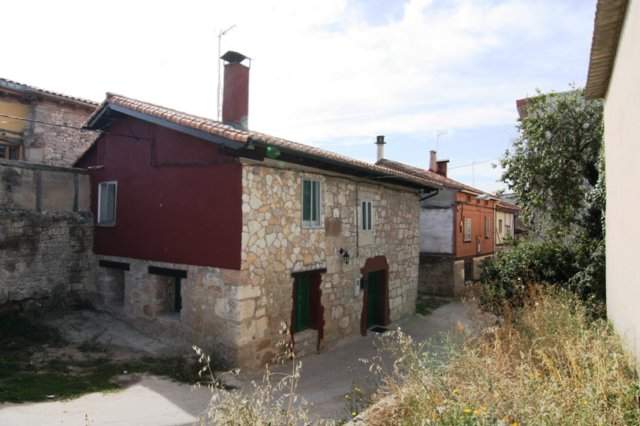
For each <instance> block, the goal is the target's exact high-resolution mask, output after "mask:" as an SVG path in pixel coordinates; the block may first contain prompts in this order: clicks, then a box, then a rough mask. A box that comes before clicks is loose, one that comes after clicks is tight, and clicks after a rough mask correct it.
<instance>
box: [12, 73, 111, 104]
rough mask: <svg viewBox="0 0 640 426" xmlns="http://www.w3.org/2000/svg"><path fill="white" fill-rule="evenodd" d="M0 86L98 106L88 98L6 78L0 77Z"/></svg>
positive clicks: (20, 91) (15, 90)
mask: <svg viewBox="0 0 640 426" xmlns="http://www.w3.org/2000/svg"><path fill="white" fill-rule="evenodd" d="M0 88H4V89H7V90H11V91H14V92H18V93H25V94H30V95H40V96H43V97H47V98H50V99H57V100H62V101H66V102H72V103H74V104H76V105H80V106H84V107H89V108H95V107H97V106H98V103H97V102H94V101H90V100H88V99H82V98H77V97H75V96H68V95H63V94H62V93H56V92H52V91H50V90H44V89H40V88H38V87H34V86H29V85H27V84H23V83H18V82H17V81H13V80H8V79H6V78H0Z"/></svg>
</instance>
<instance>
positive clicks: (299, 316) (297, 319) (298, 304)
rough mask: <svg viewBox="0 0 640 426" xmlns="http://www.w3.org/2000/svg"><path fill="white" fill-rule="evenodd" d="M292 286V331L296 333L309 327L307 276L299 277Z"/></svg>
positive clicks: (308, 286) (309, 301) (309, 294)
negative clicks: (293, 289) (293, 295)
mask: <svg viewBox="0 0 640 426" xmlns="http://www.w3.org/2000/svg"><path fill="white" fill-rule="evenodd" d="M294 285H295V286H296V287H295V298H294V305H295V306H294V309H295V315H294V324H293V331H294V332H298V331H302V330H306V329H307V328H310V327H311V279H310V277H309V275H307V274H303V275H299V276H297V277H296V279H295V282H294Z"/></svg>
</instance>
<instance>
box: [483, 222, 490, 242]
mask: <svg viewBox="0 0 640 426" xmlns="http://www.w3.org/2000/svg"><path fill="white" fill-rule="evenodd" d="M490 236H491V221H490V220H489V216H485V217H484V238H485V240H488V239H489V237H490Z"/></svg>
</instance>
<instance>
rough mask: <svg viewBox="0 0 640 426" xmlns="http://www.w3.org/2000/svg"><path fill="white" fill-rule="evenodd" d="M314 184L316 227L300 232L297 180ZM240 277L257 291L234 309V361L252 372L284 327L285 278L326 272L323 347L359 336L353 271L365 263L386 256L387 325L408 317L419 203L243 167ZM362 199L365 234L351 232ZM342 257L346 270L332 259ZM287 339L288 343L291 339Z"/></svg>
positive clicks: (406, 196) (345, 183)
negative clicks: (368, 210) (368, 205)
mask: <svg viewBox="0 0 640 426" xmlns="http://www.w3.org/2000/svg"><path fill="white" fill-rule="evenodd" d="M303 177H310V178H313V179H317V180H319V181H320V182H321V194H322V195H321V218H322V223H323V225H322V226H320V227H317V228H304V227H302V224H301V222H302V220H301V219H302V212H301V198H302V196H301V195H302V194H301V192H302V178H303ZM243 188H244V193H243V200H242V212H243V232H242V247H243V252H242V268H241V269H242V271H243V273H244V277H243V278H244V279H245V280H246V281H245V282H244V285H246V286H248V287H249V288H251V289H255V290H256V291H257V293H256V295H255V297H253V298H248V299H245V300H243V301H241V302H240V304H241V305H242V308H241V311H243V312H246V314H247V315H246V317H245V318H244V319H243V320H242V321H241V325H240V330H239V331H240V332H241V333H242V334H243V335H245V336H246V339H245V341H243V342H242V344H243V346H244V347H245V349H246V350H242V351H241V358H242V359H241V362H242V363H243V364H245V365H256V366H259V365H261V364H262V363H264V362H265V361H267V360H268V359H269V358H270V357H271V356H272V355H273V353H274V350H275V345H276V343H277V341H278V340H279V339H280V337H279V336H278V334H277V331H278V329H279V326H280V324H281V323H282V322H285V323H287V324H290V321H291V309H292V288H293V287H292V286H293V278H292V275H291V274H292V272H299V271H305V270H314V269H321V268H326V273H324V274H322V283H321V291H322V296H321V304H322V306H323V308H324V321H325V325H324V339H323V341H322V342H321V344H322V346H323V347H325V346H327V345H330V344H332V343H334V342H336V341H337V340H339V339H340V338H342V337H345V336H351V335H356V334H359V333H360V317H361V312H362V309H363V292H362V291H361V290H360V288H359V281H360V278H361V273H360V268H362V267H363V266H364V264H365V261H366V260H367V258H370V257H374V256H386V259H387V262H388V264H389V283H388V284H389V309H390V319H391V321H395V320H397V319H399V318H401V317H403V316H405V315H409V314H412V313H413V312H414V311H415V301H416V296H417V281H418V258H419V244H420V242H419V216H420V203H419V196H418V194H417V193H415V192H412V191H408V190H406V189H401V188H390V187H387V186H383V185H377V184H374V183H362V182H355V181H354V180H352V179H350V178H349V177H341V176H332V175H329V174H326V173H323V172H320V171H317V170H313V169H309V170H308V171H303V170H292V169H291V168H280V167H279V166H278V164H277V163H275V162H273V163H269V165H265V164H256V163H251V162H247V163H245V164H243ZM362 200H371V201H372V202H373V210H374V215H373V216H374V218H373V228H374V229H373V231H369V232H362V231H357V220H358V219H357V218H358V211H359V210H358V208H357V206H359V205H360V202H361V201H362ZM341 248H342V249H345V250H347V251H348V252H349V254H350V256H351V258H350V262H349V264H345V262H344V260H343V258H342V257H341V256H340V255H339V253H338V251H339V250H340V249H341ZM294 339H295V336H294Z"/></svg>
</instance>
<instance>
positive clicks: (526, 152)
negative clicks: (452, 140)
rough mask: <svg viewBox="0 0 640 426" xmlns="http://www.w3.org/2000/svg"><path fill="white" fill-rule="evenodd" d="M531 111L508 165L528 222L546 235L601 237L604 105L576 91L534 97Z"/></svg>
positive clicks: (530, 101) (510, 184)
mask: <svg viewBox="0 0 640 426" xmlns="http://www.w3.org/2000/svg"><path fill="white" fill-rule="evenodd" d="M525 109H526V116H525V117H524V118H522V120H521V121H520V124H519V132H520V135H519V137H518V138H517V139H516V141H515V142H514V144H513V147H512V149H511V150H509V151H507V153H506V155H505V158H504V159H503V161H502V166H503V167H504V168H505V172H504V174H503V177H502V179H503V181H504V182H505V183H507V185H508V187H509V188H510V189H511V190H512V191H513V192H514V193H515V194H516V195H517V197H518V200H519V202H520V203H521V205H522V206H523V213H524V217H525V219H526V220H527V222H528V223H529V224H531V225H533V226H534V228H537V230H538V231H542V232H543V233H547V232H558V231H567V230H569V229H576V228H577V229H578V230H584V231H585V232H587V233H588V234H589V235H591V236H592V237H593V238H601V237H602V227H601V217H602V206H601V205H599V204H598V203H597V202H595V201H596V200H594V199H592V197H590V193H591V192H592V191H593V190H594V188H595V187H596V185H597V184H598V181H599V176H600V170H599V167H598V164H599V157H600V152H601V147H602V136H603V124H602V112H603V109H602V102H600V101H593V100H586V99H585V98H584V96H583V92H582V90H573V91H571V92H565V93H552V94H546V95H544V94H540V95H539V96H536V97H534V98H529V99H528V100H527V103H526V107H525Z"/></svg>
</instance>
